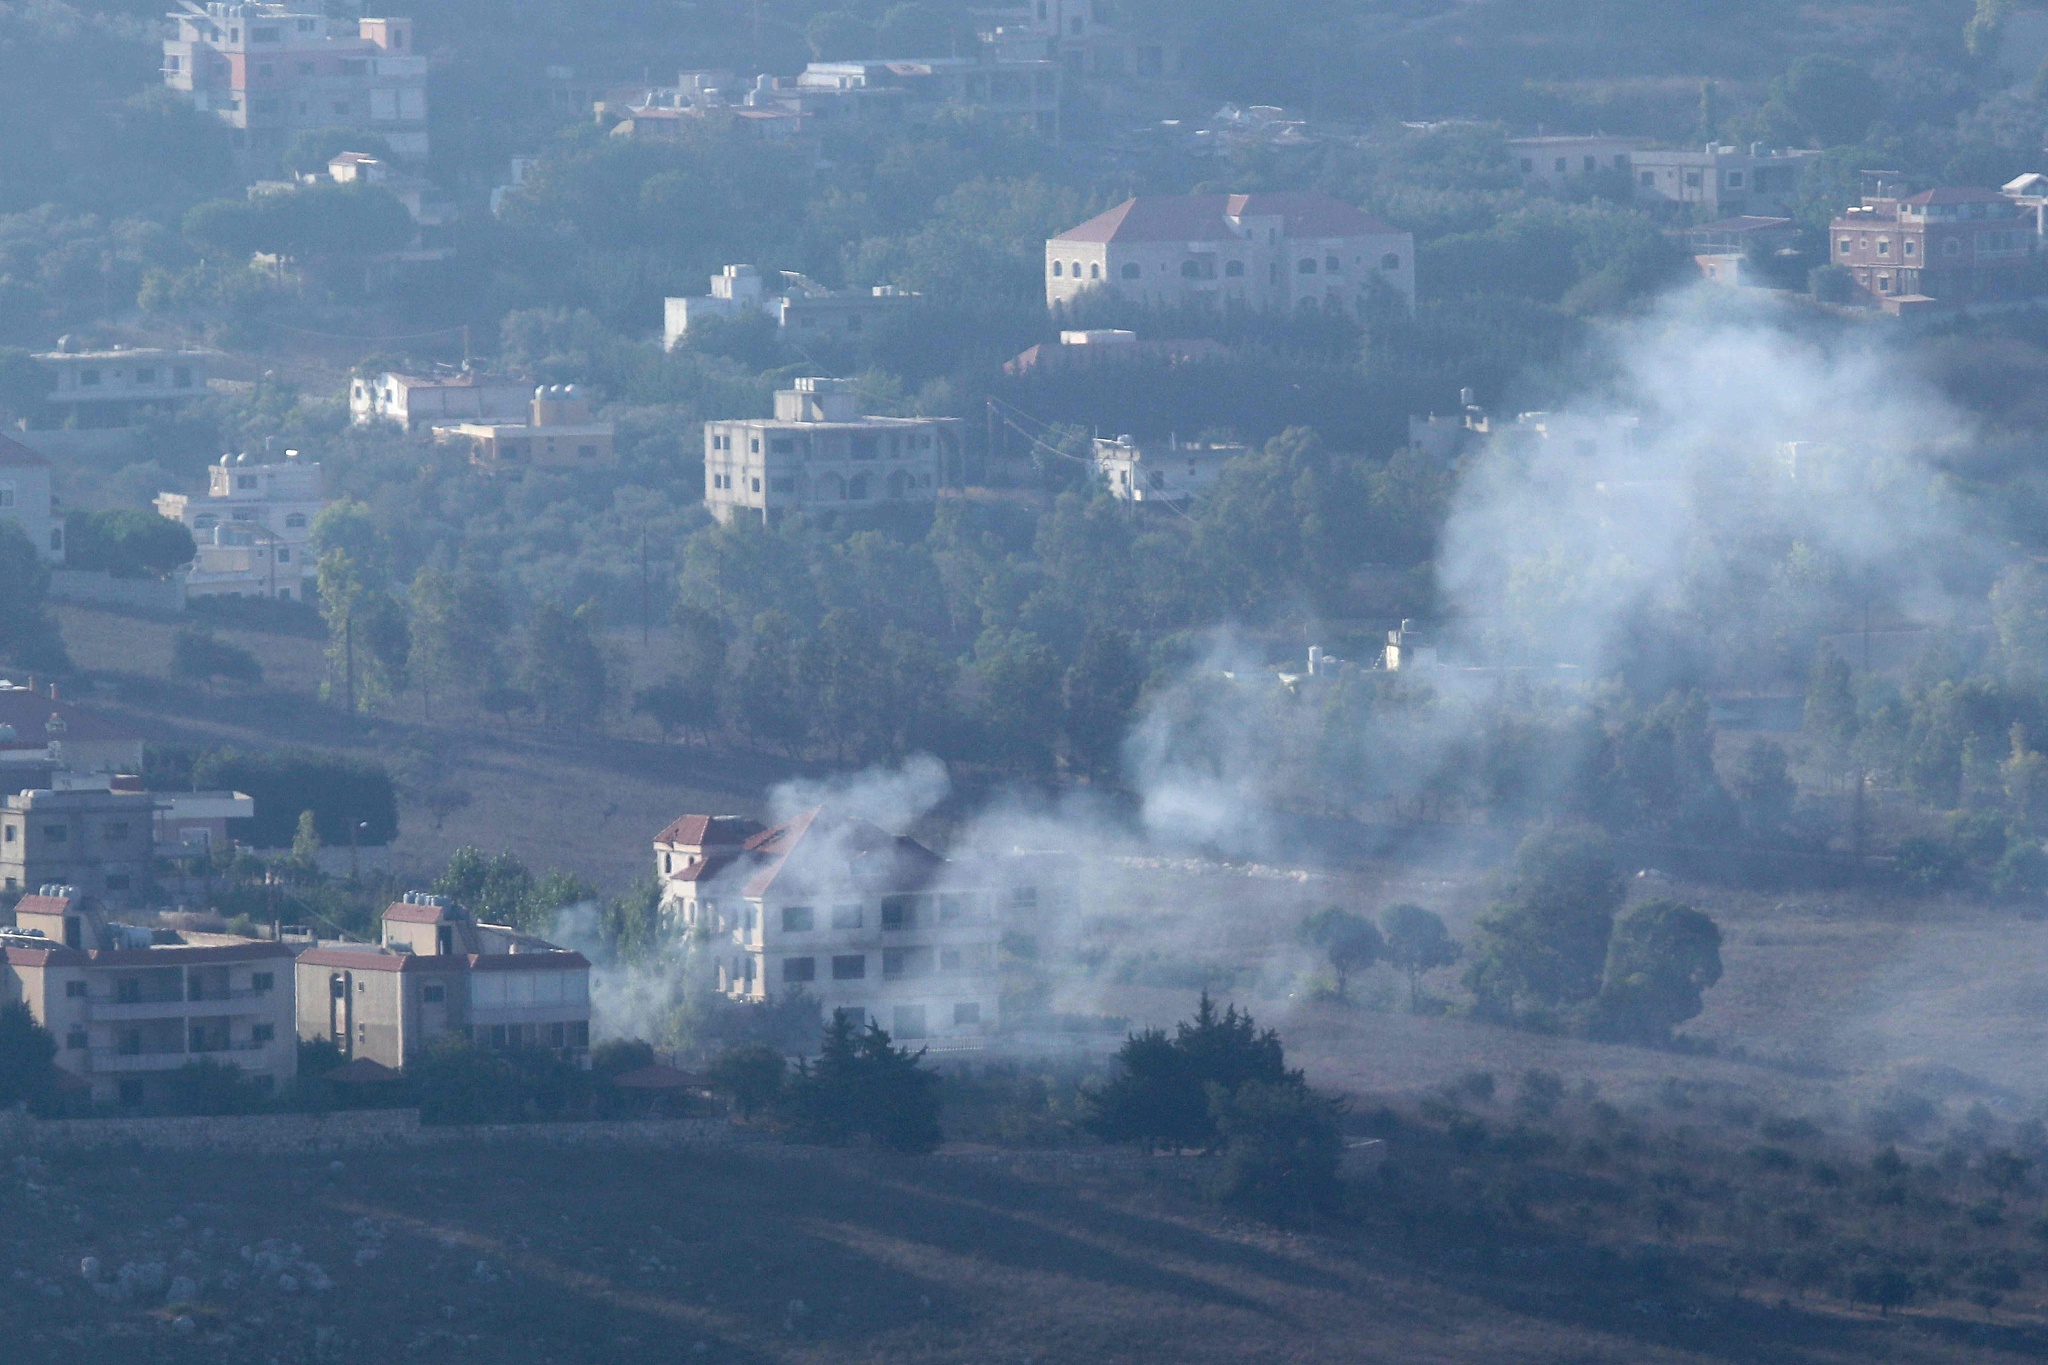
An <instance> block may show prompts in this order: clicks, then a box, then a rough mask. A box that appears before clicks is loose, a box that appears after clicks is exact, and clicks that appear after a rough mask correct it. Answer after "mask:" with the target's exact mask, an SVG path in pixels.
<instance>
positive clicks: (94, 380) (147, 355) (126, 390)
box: [36, 337, 214, 428]
mask: <svg viewBox="0 0 2048 1365" xmlns="http://www.w3.org/2000/svg"><path fill="white" fill-rule="evenodd" d="M213 359H214V356H213V353H212V352H210V351H181V350H163V349H158V348H154V347H152V348H140V349H136V350H126V349H123V348H121V347H115V348H114V349H112V350H107V351H83V350H79V349H77V348H76V347H74V346H73V345H72V343H71V339H70V338H69V337H65V338H63V339H61V340H60V341H59V342H58V343H57V349H56V350H54V351H43V352H39V353H38V354H37V355H36V363H37V364H38V365H39V366H41V367H42V369H43V370H44V372H45V373H47V374H48V375H49V377H50V389H49V392H48V393H47V394H46V395H45V396H44V399H43V401H44V403H45V404H46V405H47V406H48V407H49V408H50V409H51V410H52V413H53V415H54V416H55V417H56V418H57V419H58V423H59V424H60V425H70V426H74V427H87V428H101V427H126V426H132V425H134V424H135V423H136V422H138V421H140V420H141V419H142V416H143V414H144V413H146V412H147V411H149V410H150V409H152V408H164V409H169V408H176V407H180V406H182V405H184V404H186V403H189V402H191V401H192V400H193V399H195V398H204V397H205V396H206V393H207V387H206V381H207V377H208V374H209V371H210V369H211V367H212V362H213Z"/></svg>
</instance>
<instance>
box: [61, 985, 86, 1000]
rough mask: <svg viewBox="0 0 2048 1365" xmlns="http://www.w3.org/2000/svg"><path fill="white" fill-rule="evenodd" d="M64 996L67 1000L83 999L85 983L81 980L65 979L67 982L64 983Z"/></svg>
mask: <svg viewBox="0 0 2048 1365" xmlns="http://www.w3.org/2000/svg"><path fill="white" fill-rule="evenodd" d="M64 998H65V999H67V1000H83V999H85V983H84V982H83V981H67V982H65V983H64Z"/></svg>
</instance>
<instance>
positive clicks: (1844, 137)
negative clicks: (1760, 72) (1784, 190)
mask: <svg viewBox="0 0 2048 1365" xmlns="http://www.w3.org/2000/svg"><path fill="white" fill-rule="evenodd" d="M1770 104H1771V105H1773V106H1776V109H1777V110H1781V111H1782V115H1781V117H1784V118H1789V119H1790V121H1791V123H1792V124H1793V126H1794V127H1796V128H1798V129H1799V130H1800V131H1801V132H1803V133H1805V134H1806V135H1807V136H1808V137H1811V138H1812V139H1813V140H1814V141H1816V142H1818V143H1819V144H1820V145H1822V146H1823V147H1840V146H1846V145H1849V144H1851V143H1858V142H1861V141H1862V140H1863V135H1864V134H1865V133H1866V132H1868V131H1869V129H1870V125H1871V124H1872V123H1875V122H1876V121H1877V120H1878V118H1879V117H1880V116H1882V115H1883V113H1884V104H1885V100H1884V88H1883V87H1882V86H1880V85H1879V84H1878V82H1877V78H1876V77H1874V76H1872V75H1871V74H1870V72H1869V71H1867V70H1865V69H1864V68H1863V67H1861V66H1859V65H1858V64H1857V63H1855V62H1852V61H1850V60H1849V59H1848V58H1846V57H1838V56H1835V55H1834V54H1832V53H1826V52H1812V53H1808V54H1806V55H1805V56H1803V57H1801V58H1799V59H1798V60H1797V61H1795V62H1793V63H1792V66H1791V69H1790V70H1788V71H1787V72H1786V73H1785V76H1784V79H1783V80H1781V81H1778V82H1776V83H1774V84H1773V85H1772V87H1771V96H1770ZM1772 112H1775V111H1772V110H1767V111H1766V116H1767V118H1768V117H1769V116H1770V114H1771V113H1772Z"/></svg>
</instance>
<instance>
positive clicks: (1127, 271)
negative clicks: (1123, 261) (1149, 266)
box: [1123, 261, 1143, 280]
mask: <svg viewBox="0 0 2048 1365" xmlns="http://www.w3.org/2000/svg"><path fill="white" fill-rule="evenodd" d="M1142 273H1143V272H1142V271H1140V270H1139V268H1138V265H1137V262H1135V261H1133V262H1132V263H1131V264H1129V265H1127V266H1125V267H1124V268H1123V277H1124V278H1125V279H1127V280H1135V279H1137V278H1138V276H1139V275H1140V274H1142Z"/></svg>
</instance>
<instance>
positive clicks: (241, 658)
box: [171, 626, 263, 686]
mask: <svg viewBox="0 0 2048 1365" xmlns="http://www.w3.org/2000/svg"><path fill="white" fill-rule="evenodd" d="M171 672H172V674H173V675H175V676H177V677H180V678H186V679H189V680H191V681H193V682H201V683H205V682H212V681H213V680H214V679H215V678H225V679H227V680H228V681H229V682H238V683H247V684H250V685H252V686H253V685H254V684H256V683H260V682H262V681H263V665H262V664H260V663H258V662H257V660H256V656H255V655H254V654H251V653H250V652H249V651H248V650H246V649H243V648H241V647H240V646H237V645H231V644H229V643H228V642H227V641H225V640H223V639H221V638H220V637H219V636H217V635H215V634H214V633H213V632H212V631H210V630H194V629H193V628H191V627H189V626H187V627H185V628H184V629H182V630H180V631H179V632H178V633H177V634H176V635H174V636H172V637H171Z"/></svg>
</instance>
